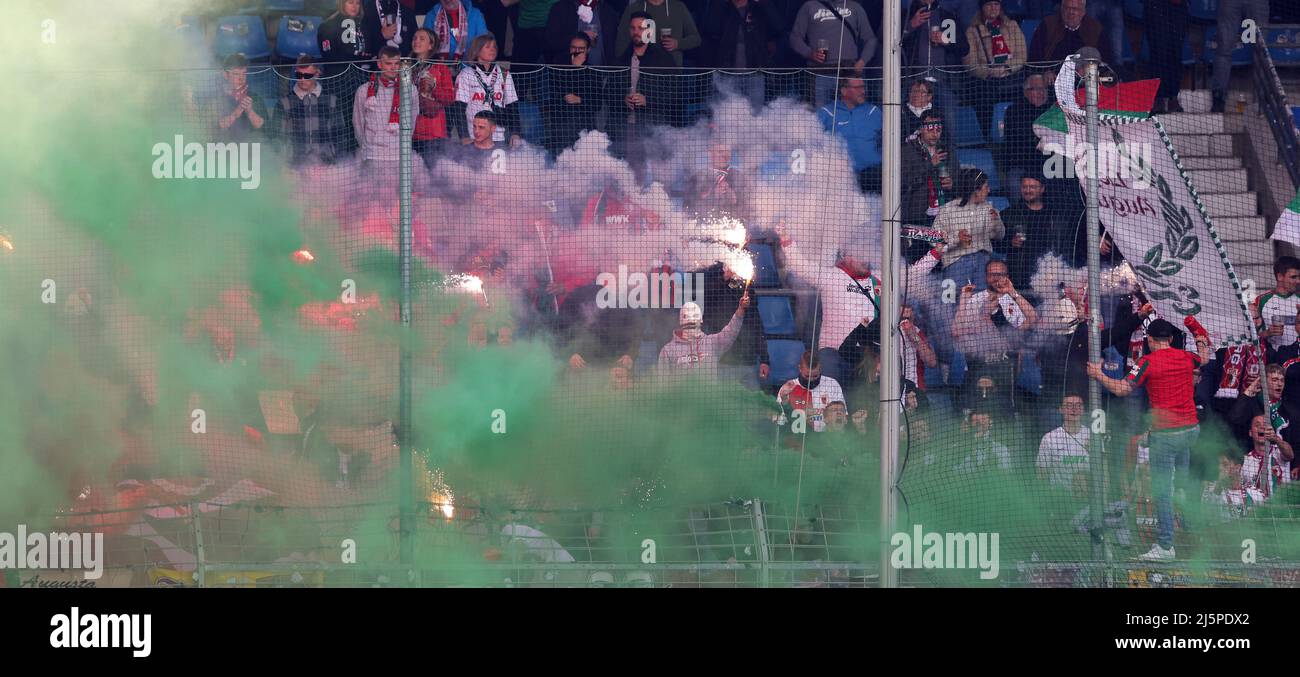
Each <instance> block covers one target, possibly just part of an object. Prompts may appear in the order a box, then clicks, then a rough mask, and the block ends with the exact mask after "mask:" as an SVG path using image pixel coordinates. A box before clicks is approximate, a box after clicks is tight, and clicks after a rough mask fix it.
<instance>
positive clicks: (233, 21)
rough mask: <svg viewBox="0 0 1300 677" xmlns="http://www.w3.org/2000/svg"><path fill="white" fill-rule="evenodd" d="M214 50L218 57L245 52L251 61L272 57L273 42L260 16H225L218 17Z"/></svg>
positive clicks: (222, 57)
mask: <svg viewBox="0 0 1300 677" xmlns="http://www.w3.org/2000/svg"><path fill="white" fill-rule="evenodd" d="M212 48H213V51H214V52H215V53H216V55H217V58H218V59H224V58H226V57H228V56H230V55H231V54H243V55H244V56H246V57H248V60H249V61H256V60H259V59H269V58H271V43H270V42H269V41H268V40H267V39H266V28H265V27H264V26H263V25H262V18H261V17H258V16H223V17H221V18H220V19H217V30H216V40H214V41H213V45H212Z"/></svg>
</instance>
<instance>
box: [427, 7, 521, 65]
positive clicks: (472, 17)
mask: <svg viewBox="0 0 1300 677" xmlns="http://www.w3.org/2000/svg"><path fill="white" fill-rule="evenodd" d="M461 4H462V5H463V6H464V7H465V9H466V11H467V13H468V14H469V26H467V28H468V29H469V32H468V33H466V34H465V51H466V52H469V43H471V42H474V38H477V37H478V36H480V35H482V34H484V33H486V32H488V29H487V22H486V21H484V20H483V13H482V12H480V11H478V8H477V7H474V6H473V5H471V4H469V3H468V2H464V3H461ZM441 13H442V3H438V6H437V7H436V8H435V9H434V10H433V11H432V12H429V13H428V14H425V15H424V27H425V28H427V29H429V30H431V31H432V30H433V27H434V24H435V23H436V22H437V21H438V15H439V14H441ZM435 34H436V32H435ZM447 41H448V42H449V43H451V44H447V45H438V51H439V52H446V53H448V54H455V53H456V49H457V45H456V32H455V31H450V32H449V34H448V36H447ZM497 51H498V52H500V53H501V54H505V48H504V47H503V46H502V45H497ZM465 58H467V59H468V58H469V54H468V53H467V54H466V55H465Z"/></svg>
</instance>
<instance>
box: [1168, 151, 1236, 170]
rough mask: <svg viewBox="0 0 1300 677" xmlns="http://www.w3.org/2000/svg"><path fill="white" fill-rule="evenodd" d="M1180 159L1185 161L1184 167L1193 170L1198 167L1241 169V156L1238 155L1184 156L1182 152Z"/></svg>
mask: <svg viewBox="0 0 1300 677" xmlns="http://www.w3.org/2000/svg"><path fill="white" fill-rule="evenodd" d="M1178 159H1179V160H1182V161H1183V169H1186V170H1187V171H1189V172H1190V171H1193V170H1197V169H1241V168H1242V163H1241V158H1238V157H1183V155H1182V154H1181V153H1179V155H1178Z"/></svg>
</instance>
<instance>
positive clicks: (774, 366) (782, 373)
mask: <svg viewBox="0 0 1300 677" xmlns="http://www.w3.org/2000/svg"><path fill="white" fill-rule="evenodd" d="M766 343H767V360H768V362H767V364H768V366H769V367H770V371H769V372H768V374H767V382H766V383H763V384H762V385H768V386H773V385H781V384H782V383H785V382H786V381H789V380H790V379H792V378H796V377H798V376H799V360H800V358H802V357H803V351H804V344H803V341H800V340H798V339H768V340H767V341H766Z"/></svg>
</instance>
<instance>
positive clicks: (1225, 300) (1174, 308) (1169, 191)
mask: <svg viewBox="0 0 1300 677" xmlns="http://www.w3.org/2000/svg"><path fill="white" fill-rule="evenodd" d="M1074 83H1075V74H1074V66H1073V64H1072V63H1070V62H1066V63H1065V64H1064V65H1063V66H1062V68H1061V72H1060V74H1059V76H1058V77H1057V82H1056V91H1057V101H1060V102H1063V104H1064V105H1063V106H1062V108H1063V109H1064V110H1063V111H1061V112H1062V113H1063V115H1060V117H1059V118H1056V120H1058V121H1060V122H1063V123H1064V124H1063V125H1060V126H1061V127H1062V129H1051V128H1050V127H1055V126H1056V125H1045V124H1042V123H1043V122H1046V120H1044V121H1040V128H1039V129H1038V130H1037V131H1038V132H1039V135H1040V137H1043V138H1044V140H1045V141H1046V140H1049V139H1051V140H1052V141H1054V142H1058V143H1060V144H1061V145H1062V146H1064V147H1065V148H1080V149H1081V148H1084V147H1085V145H1084V141H1085V140H1086V138H1087V128H1086V126H1085V124H1084V111H1083V110H1082V109H1081V108H1079V106H1078V105H1077V103H1076V101H1075V97H1074ZM1044 118H1047V119H1048V120H1050V119H1051V118H1049V116H1047V115H1044ZM1062 133H1063V135H1064V137H1065V138H1064V139H1062V138H1061V136H1058V135H1061V134H1062ZM1049 135H1050V136H1049ZM1097 137H1098V154H1099V155H1105V154H1106V153H1110V154H1112V155H1113V156H1114V158H1116V159H1117V160H1118V167H1116V166H1115V164H1114V163H1104V162H1098V163H1097V164H1098V167H1099V168H1102V171H1101V172H1099V174H1098V182H1097V183H1098V186H1097V188H1098V190H1097V203H1098V214H1099V218H1100V220H1101V223H1102V225H1104V226H1105V228H1106V231H1107V232H1108V233H1110V236H1111V239H1112V240H1114V242H1115V244H1116V246H1117V247H1118V248H1119V251H1120V253H1122V254H1123V255H1124V258H1125V260H1126V261H1127V262H1128V263H1129V265H1130V266H1132V268H1133V270H1134V272H1135V273H1136V274H1137V277H1138V280H1139V281H1140V282H1141V285H1142V289H1143V291H1144V292H1145V293H1146V295H1147V296H1148V297H1149V298H1150V299H1151V302H1152V304H1153V305H1154V306H1155V308H1156V311H1157V312H1158V313H1159V314H1160V315H1161V316H1162V317H1164V318H1166V319H1169V320H1171V321H1174V322H1175V323H1176V324H1177V323H1178V322H1179V321H1181V320H1182V318H1184V317H1186V316H1188V315H1191V316H1194V317H1195V318H1196V319H1197V321H1199V322H1200V323H1201V325H1202V326H1204V327H1205V328H1206V330H1207V331H1209V333H1210V338H1211V340H1212V341H1213V342H1214V343H1215V344H1216V345H1226V344H1231V343H1248V342H1252V341H1254V340H1255V330H1254V325H1253V323H1252V322H1251V320H1250V311H1249V310H1248V309H1247V307H1246V303H1245V301H1244V300H1243V299H1242V295H1241V284H1240V281H1239V280H1238V279H1237V275H1236V273H1234V272H1233V269H1232V263H1231V262H1230V261H1229V260H1228V255H1227V252H1226V251H1225V250H1224V248H1223V243H1222V242H1221V241H1220V240H1219V236H1218V233H1216V232H1215V230H1214V225H1213V224H1212V223H1211V222H1210V218H1209V215H1208V214H1207V213H1206V211H1205V205H1204V204H1203V203H1202V202H1201V199H1200V197H1199V196H1198V195H1197V193H1196V188H1195V187H1194V186H1192V183H1191V181H1190V180H1189V179H1188V177H1187V172H1186V171H1185V170H1184V169H1183V165H1182V161H1181V160H1179V159H1178V154H1177V153H1176V152H1175V151H1174V148H1173V145H1172V144H1171V143H1170V141H1169V135H1168V134H1167V133H1166V132H1165V130H1164V128H1163V127H1162V126H1161V124H1160V120H1159V119H1158V118H1146V119H1142V118H1122V117H1110V118H1108V119H1106V120H1104V121H1102V122H1100V123H1099V128H1098V132H1097ZM1114 169H1118V170H1119V171H1110V170H1114ZM1077 174H1078V178H1079V184H1080V186H1081V187H1082V188H1083V191H1084V193H1085V194H1086V193H1087V190H1088V181H1087V178H1086V177H1087V174H1086V171H1085V172H1078V173H1077Z"/></svg>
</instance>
